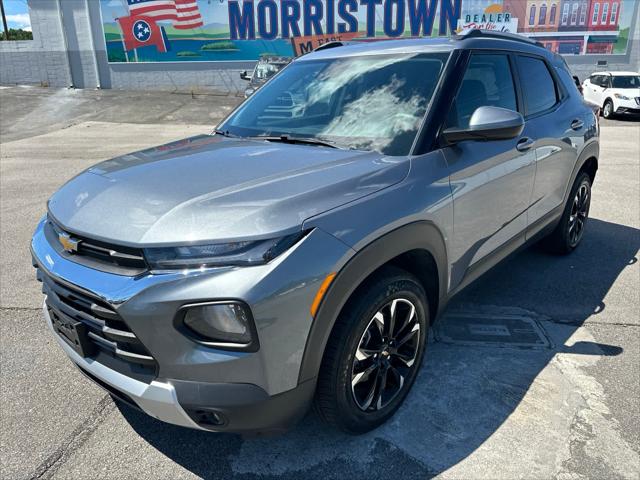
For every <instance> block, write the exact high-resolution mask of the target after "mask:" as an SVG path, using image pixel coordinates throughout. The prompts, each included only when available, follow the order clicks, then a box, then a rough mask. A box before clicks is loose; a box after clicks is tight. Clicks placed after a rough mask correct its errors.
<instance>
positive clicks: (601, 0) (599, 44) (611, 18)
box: [586, 0, 623, 55]
mask: <svg viewBox="0 0 640 480" xmlns="http://www.w3.org/2000/svg"><path fill="white" fill-rule="evenodd" d="M622 7H623V4H622V2H621V1H620V0H592V2H591V9H590V10H589V18H588V21H589V31H590V32H598V33H601V35H590V36H589V39H588V41H587V49H586V50H587V53H589V54H605V55H606V54H611V53H613V48H614V45H615V44H616V43H617V41H618V38H619V37H620V31H619V30H620V27H619V22H620V17H621V15H622Z"/></svg>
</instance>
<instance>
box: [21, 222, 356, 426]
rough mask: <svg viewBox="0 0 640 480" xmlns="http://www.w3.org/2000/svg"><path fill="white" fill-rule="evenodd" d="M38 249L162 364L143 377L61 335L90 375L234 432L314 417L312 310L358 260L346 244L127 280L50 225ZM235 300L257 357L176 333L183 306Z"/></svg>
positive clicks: (198, 422)
mask: <svg viewBox="0 0 640 480" xmlns="http://www.w3.org/2000/svg"><path fill="white" fill-rule="evenodd" d="M31 249H32V254H33V258H34V264H35V265H36V267H37V268H38V269H39V271H40V272H41V274H43V275H45V276H46V277H47V279H52V280H53V281H55V282H60V283H63V284H64V285H66V286H68V287H69V288H75V289H77V290H78V291H83V292H87V294H90V295H92V296H93V297H95V298H97V299H99V300H100V302H102V303H103V304H105V305H108V306H109V307H111V308H112V309H113V310H114V311H116V312H117V314H118V315H119V317H121V319H122V320H123V321H124V322H125V323H126V324H127V325H128V327H129V328H130V329H131V331H132V332H133V333H134V334H135V336H136V337H137V339H139V341H140V342H141V343H142V344H143V345H144V347H145V348H146V349H147V350H148V352H149V354H150V355H151V356H152V357H153V359H155V362H156V365H155V368H154V369H153V370H152V374H151V375H147V376H144V375H142V376H136V375H134V374H133V372H128V371H126V370H123V369H121V368H119V367H117V366H116V367H114V364H110V363H108V362H105V361H103V360H100V361H98V359H100V357H99V356H87V357H83V356H81V355H80V354H79V353H78V352H77V351H76V350H74V349H73V348H71V347H70V346H69V345H68V344H67V343H66V342H65V341H64V340H63V339H62V338H60V336H59V335H58V334H57V333H54V336H55V337H56V340H57V341H58V343H59V344H60V345H61V347H62V348H63V350H64V351H65V353H67V355H68V356H69V357H70V359H71V360H72V361H73V362H74V364H76V365H77V366H78V367H79V368H80V369H81V370H82V371H83V373H85V374H86V375H87V376H88V377H89V378H91V379H92V380H93V381H94V382H96V383H98V384H99V385H100V386H102V387H103V388H105V389H106V390H108V391H110V392H111V393H112V394H114V396H116V397H120V398H121V399H123V400H125V401H127V402H129V403H132V404H134V405H135V406H137V407H139V408H140V409H141V410H143V411H145V412H146V413H148V414H149V415H151V416H153V417H155V418H158V419H160V420H163V421H166V422H168V423H172V424H176V425H181V426H185V427H191V428H200V429H206V430H215V431H234V432H248V431H255V430H259V431H267V430H268V431H275V430H282V429H283V428H287V427H288V426H290V425H291V424H292V423H293V422H295V421H296V420H297V419H298V418H300V417H301V416H302V415H303V414H304V412H305V411H306V409H307V407H308V405H309V403H310V401H311V398H312V396H313V391H314V388H315V379H314V380H311V381H308V382H304V383H299V382H298V378H299V373H300V364H301V361H302V358H303V355H304V351H305V346H306V341H307V337H308V334H309V330H310V328H311V324H312V321H313V319H312V318H311V315H310V313H309V305H311V303H312V301H313V297H314V296H315V293H316V292H317V290H318V288H319V286H320V283H321V282H322V280H323V279H324V277H325V276H326V275H327V274H328V273H330V272H331V271H334V269H338V268H340V266H341V265H342V264H343V263H344V262H346V261H347V260H348V258H349V257H350V255H351V251H350V249H349V248H348V247H346V246H345V245H344V244H343V243H342V242H340V241H338V240H337V239H335V238H334V237H332V236H330V235H328V234H326V233H324V232H322V231H321V230H314V231H313V232H311V233H310V234H309V235H308V236H307V237H306V238H305V239H304V240H303V241H302V242H300V243H299V244H298V245H296V246H295V247H294V248H292V249H291V250H290V251H288V252H286V253H285V254H283V255H282V256H281V257H279V258H278V259H276V260H274V261H272V262H271V263H269V264H267V265H262V266H256V267H247V268H217V269H210V270H205V271H188V272H175V273H168V274H152V273H147V274H144V275H141V276H137V277H128V276H123V275H117V274H113V273H108V272H101V271H97V270H93V269H91V268H88V267H87V266H84V265H81V264H78V263H74V262H72V261H70V260H68V259H66V258H63V257H62V256H60V255H59V254H58V252H57V251H56V250H55V249H54V248H53V247H52V246H51V245H50V244H49V242H48V240H47V238H46V237H45V235H44V234H43V223H42V222H41V224H40V225H39V226H38V228H37V229H36V232H35V234H34V237H33V240H32V244H31ZM232 299H236V300H241V301H243V302H245V303H246V304H247V305H248V306H249V308H251V310H252V313H253V318H254V321H255V325H256V331H257V335H258V339H259V344H260V349H259V350H258V351H257V352H242V351H228V350H220V349H216V348H214V347H209V346H206V345H202V344H200V343H197V342H195V341H193V340H192V339H190V338H189V337H187V336H185V335H183V334H181V333H180V331H179V329H177V328H176V324H175V321H176V312H177V311H178V310H179V309H180V307H181V306H183V305H186V304H190V303H197V302H203V301H216V300H232ZM44 310H45V313H44V315H45V319H46V321H47V323H48V325H49V326H50V328H51V329H52V331H54V328H53V326H52V319H51V317H50V314H49V310H48V309H47V308H45V309H44ZM214 414H215V415H214ZM212 419H213V420H214V421H212Z"/></svg>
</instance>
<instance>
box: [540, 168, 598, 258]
mask: <svg viewBox="0 0 640 480" xmlns="http://www.w3.org/2000/svg"><path fill="white" fill-rule="evenodd" d="M590 206H591V177H589V175H587V174H586V173H585V172H582V173H579V174H578V178H576V181H575V182H574V184H573V187H572V188H571V193H570V194H569V198H568V199H567V204H566V205H565V207H564V212H563V213H562V217H561V218H560V223H558V226H557V227H556V228H555V230H554V231H553V232H552V233H551V234H550V235H549V236H548V237H547V238H545V240H544V245H545V246H546V247H547V250H549V251H551V252H553V253H558V254H561V255H562V254H568V253H571V252H573V251H574V250H575V249H576V248H577V247H578V245H579V244H580V241H581V240H582V238H583V237H584V232H585V228H586V226H587V220H588V218H589V207H590Z"/></svg>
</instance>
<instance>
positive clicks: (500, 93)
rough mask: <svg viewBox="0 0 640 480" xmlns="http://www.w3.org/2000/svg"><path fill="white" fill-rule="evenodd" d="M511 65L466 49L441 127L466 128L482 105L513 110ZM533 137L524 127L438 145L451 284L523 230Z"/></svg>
mask: <svg viewBox="0 0 640 480" xmlns="http://www.w3.org/2000/svg"><path fill="white" fill-rule="evenodd" d="M513 67H514V65H513V61H512V58H511V57H510V55H509V54H508V53H494V52H487V53H483V52H474V53H471V56H470V58H469V61H468V65H467V68H466V72H465V74H464V76H463V79H462V83H461V85H460V88H459V90H458V92H457V94H456V96H455V99H454V101H453V103H452V106H451V109H450V111H449V115H448V118H447V121H446V123H445V126H444V128H452V127H456V128H466V127H468V126H469V121H470V119H471V116H472V115H473V113H474V111H475V110H476V109H477V108H479V107H482V106H495V107H501V108H506V109H510V110H515V111H518V109H519V102H518V95H517V89H516V84H515V80H514V75H513ZM533 138H535V134H534V132H533V129H532V128H531V126H529V125H527V126H526V127H525V130H524V131H523V133H522V135H521V137H518V138H514V139H511V140H499V141H471V140H469V141H463V142H460V143H457V144H455V145H452V146H448V147H445V148H443V150H442V151H443V153H444V155H445V158H446V160H447V163H448V166H449V169H450V182H451V188H452V192H453V204H454V238H453V241H452V252H451V253H452V260H453V261H452V271H451V280H452V281H451V286H452V288H453V287H455V286H456V285H457V284H458V283H459V282H460V281H461V280H462V279H463V278H464V276H465V274H466V273H467V272H468V271H469V268H470V267H472V266H473V265H474V264H476V263H477V262H478V261H479V260H481V259H483V258H484V257H486V256H487V255H489V254H490V253H492V252H494V251H496V250H497V249H499V248H500V247H501V246H503V245H505V244H506V243H509V242H510V240H514V241H516V240H517V238H518V236H519V234H520V233H523V232H524V231H525V230H526V226H527V209H528V208H529V201H530V198H531V192H532V188H533V177H534V169H535V153H534V150H533V149H532V148H531V147H532V145H533V141H532V139H533Z"/></svg>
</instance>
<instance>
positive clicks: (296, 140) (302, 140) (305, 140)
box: [248, 135, 341, 148]
mask: <svg viewBox="0 0 640 480" xmlns="http://www.w3.org/2000/svg"><path fill="white" fill-rule="evenodd" d="M248 138H250V139H252V140H266V141H267V142H282V143H293V144H299V145H320V146H322V147H330V148H341V147H339V146H338V145H336V144H335V143H331V142H328V141H327V140H320V139H318V138H312V137H291V136H289V135H277V136H276V135H258V136H255V137H248Z"/></svg>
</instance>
